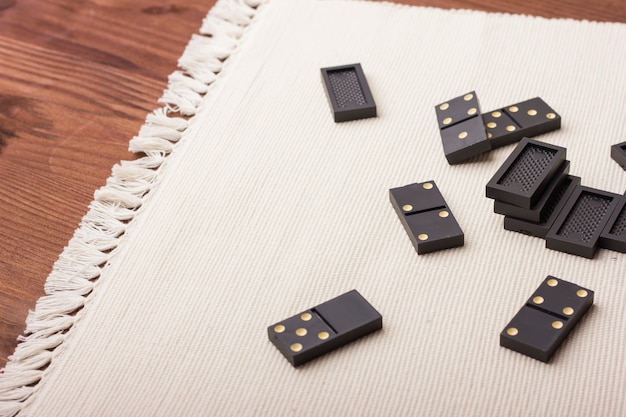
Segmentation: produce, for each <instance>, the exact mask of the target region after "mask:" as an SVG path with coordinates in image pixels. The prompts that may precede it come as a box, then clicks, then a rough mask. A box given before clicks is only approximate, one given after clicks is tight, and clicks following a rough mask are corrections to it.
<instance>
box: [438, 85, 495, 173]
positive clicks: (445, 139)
mask: <svg viewBox="0 0 626 417" xmlns="http://www.w3.org/2000/svg"><path fill="white" fill-rule="evenodd" d="M435 113H436V115H437V123H438V125H439V133H440V135H441V142H442V144H443V152H444V155H445V156H446V159H447V160H448V163H449V164H457V163H459V162H463V161H465V160H467V159H469V158H472V157H474V156H476V155H479V154H481V153H483V152H487V151H488V150H490V149H491V145H490V144H489V141H488V140H487V133H486V132H485V126H484V125H483V120H482V117H481V114H480V105H479V103H478V98H477V97H476V93H475V92H474V91H472V92H470V93H467V94H464V95H462V96H459V97H456V98H453V99H452V100H448V101H446V102H444V103H441V104H438V105H436V106H435Z"/></svg>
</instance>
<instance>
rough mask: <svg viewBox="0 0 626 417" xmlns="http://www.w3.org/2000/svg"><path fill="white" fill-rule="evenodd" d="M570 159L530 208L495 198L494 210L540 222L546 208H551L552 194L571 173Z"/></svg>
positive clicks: (562, 165)
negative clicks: (549, 203)
mask: <svg viewBox="0 0 626 417" xmlns="http://www.w3.org/2000/svg"><path fill="white" fill-rule="evenodd" d="M569 167H570V162H569V161H563V163H562V164H561V166H560V167H559V169H558V170H557V172H556V173H555V174H554V176H553V177H552V180H551V181H550V183H548V186H547V187H546V189H545V191H544V192H543V193H542V194H541V197H540V198H539V201H537V203H536V204H535V205H533V206H532V207H531V208H529V209H525V208H521V207H518V206H514V205H513V204H507V203H503V202H502V201H498V200H495V201H494V202H493V211H494V212H495V213H498V214H504V215H505V216H511V217H516V218H518V219H522V220H527V221H531V222H540V221H541V217H542V216H543V214H544V213H545V211H546V210H548V209H549V207H550V206H549V205H548V202H549V201H550V200H551V197H552V194H554V193H555V192H556V190H557V189H558V187H559V185H560V184H561V183H562V182H563V180H564V179H565V178H566V177H567V174H569Z"/></svg>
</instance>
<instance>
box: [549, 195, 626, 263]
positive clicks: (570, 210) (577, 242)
mask: <svg viewBox="0 0 626 417" xmlns="http://www.w3.org/2000/svg"><path fill="white" fill-rule="evenodd" d="M619 200H620V196H619V194H614V193H610V192H607V191H602V190H596V189H593V188H589V187H578V188H577V189H575V190H574V192H573V193H572V195H571V196H570V197H569V199H568V200H567V202H566V203H565V207H563V210H562V211H561V213H560V214H559V216H558V217H557V219H556V220H555V222H554V224H553V225H552V227H551V228H550V231H549V232H548V234H547V235H546V247H547V248H549V249H554V250H558V251H561V252H566V253H570V254H572V255H578V256H583V257H585V258H589V259H591V258H593V255H594V254H595V252H596V249H597V247H598V241H599V239H600V235H601V234H602V231H603V230H604V227H605V226H606V224H607V222H608V220H609V217H610V216H611V214H612V213H613V211H614V210H615V208H616V207H617V204H618V202H619Z"/></svg>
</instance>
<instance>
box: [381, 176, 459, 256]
mask: <svg viewBox="0 0 626 417" xmlns="http://www.w3.org/2000/svg"><path fill="white" fill-rule="evenodd" d="M389 200H390V201H391V205H392V206H393V208H394V210H395V211H396V214H397V215H398V217H399V218H400V222H401V223H402V225H403V226H404V229H405V230H406V232H407V234H408V235H409V238H410V239H411V242H412V243H413V246H414V247H415V250H416V251H417V254H418V255H422V254H425V253H429V252H435V251H438V250H442V249H449V248H453V247H457V246H463V243H464V234H463V230H461V227H460V226H459V224H458V223H457V221H456V219H455V218H454V216H453V215H452V211H451V210H450V208H449V207H448V205H447V203H446V201H445V200H444V198H443V196H442V195H441V193H440V192H439V189H438V188H437V185H436V184H435V182H434V181H428V182H423V183H418V184H410V185H406V186H404V187H398V188H392V189H390V190H389Z"/></svg>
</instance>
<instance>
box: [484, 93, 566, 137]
mask: <svg viewBox="0 0 626 417" xmlns="http://www.w3.org/2000/svg"><path fill="white" fill-rule="evenodd" d="M483 120H484V122H485V127H486V129H487V136H488V137H489V143H490V144H491V147H492V149H495V148H499V147H500V146H505V145H508V144H511V143H514V142H517V141H519V140H520V139H521V138H523V137H529V138H530V137H533V136H537V135H541V134H543V133H548V132H550V131H553V130H556V129H559V128H560V127H561V116H559V114H558V113H557V112H555V111H554V110H553V109H552V108H551V107H550V106H549V105H548V104H547V103H546V102H545V101H543V100H542V99H541V98H539V97H535V98H532V99H530V100H526V101H522V102H521V103H516V104H512V105H510V106H506V107H503V108H501V109H498V110H494V111H491V112H487V113H485V114H483Z"/></svg>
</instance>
